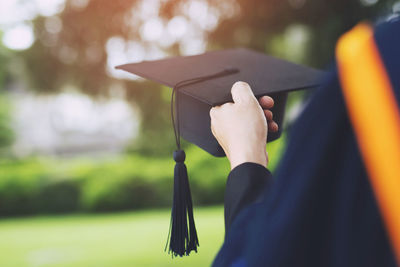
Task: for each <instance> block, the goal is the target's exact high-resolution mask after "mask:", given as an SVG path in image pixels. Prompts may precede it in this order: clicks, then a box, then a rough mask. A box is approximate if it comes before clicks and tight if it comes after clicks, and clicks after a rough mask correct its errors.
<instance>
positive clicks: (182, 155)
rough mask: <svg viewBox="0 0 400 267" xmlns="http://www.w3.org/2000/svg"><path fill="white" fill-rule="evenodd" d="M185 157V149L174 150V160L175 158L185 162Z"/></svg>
mask: <svg viewBox="0 0 400 267" xmlns="http://www.w3.org/2000/svg"><path fill="white" fill-rule="evenodd" d="M185 158H186V154H185V151H183V150H175V151H174V160H175V162H176V163H178V162H181V163H183V162H185Z"/></svg>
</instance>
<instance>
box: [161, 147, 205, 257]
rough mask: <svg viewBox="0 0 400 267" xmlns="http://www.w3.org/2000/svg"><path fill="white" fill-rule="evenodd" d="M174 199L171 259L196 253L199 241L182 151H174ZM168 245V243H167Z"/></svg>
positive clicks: (170, 246) (170, 235) (170, 247)
mask: <svg viewBox="0 0 400 267" xmlns="http://www.w3.org/2000/svg"><path fill="white" fill-rule="evenodd" d="M174 160H175V162H176V164H175V169H174V199H173V205H172V212H171V226H170V233H169V237H170V240H169V251H168V253H170V252H171V253H172V257H174V256H175V257H176V256H181V257H182V256H184V255H186V256H188V255H189V254H190V252H191V251H192V250H194V251H196V252H197V247H198V246H199V240H198V238H197V231H196V226H195V223H194V217H193V203H192V197H191V193H190V186H189V180H188V174H187V169H186V165H185V163H184V161H185V152H184V151H183V150H176V151H174ZM167 245H168V243H167Z"/></svg>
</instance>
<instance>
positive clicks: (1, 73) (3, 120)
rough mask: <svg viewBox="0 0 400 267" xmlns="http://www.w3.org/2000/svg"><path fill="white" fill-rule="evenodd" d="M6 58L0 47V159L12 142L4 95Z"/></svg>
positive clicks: (8, 111) (6, 79)
mask: <svg viewBox="0 0 400 267" xmlns="http://www.w3.org/2000/svg"><path fill="white" fill-rule="evenodd" d="M7 62H8V56H7V54H6V51H5V50H4V48H3V47H2V46H1V45H0V157H1V156H3V155H7V154H8V153H6V152H7V149H8V148H9V146H10V145H11V144H12V142H13V140H14V132H13V131H12V129H11V125H10V123H11V117H10V116H11V106H10V104H9V103H8V101H7V98H6V96H5V93H4V88H5V84H6V83H7V81H8V80H9V77H8V71H7V69H6V68H7Z"/></svg>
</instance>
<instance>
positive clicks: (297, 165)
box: [213, 21, 400, 267]
mask: <svg viewBox="0 0 400 267" xmlns="http://www.w3.org/2000/svg"><path fill="white" fill-rule="evenodd" d="M382 30H383V32H382V35H381V33H380V32H378V33H376V35H375V36H376V37H375V39H376V42H377V43H378V47H379V48H380V50H381V53H382V49H389V51H385V53H383V54H384V62H385V66H386V67H387V68H391V66H396V64H398V62H400V58H399V57H398V56H399V53H398V51H399V50H398V48H399V47H400V39H399V38H398V36H399V35H398V33H399V32H400V31H399V30H400V21H397V22H392V23H387V24H384V25H381V26H379V27H378V28H377V31H382ZM395 36H397V37H395ZM382 42H392V43H391V44H390V45H387V44H384V43H382ZM385 47H386V48H385ZM390 49H392V50H390ZM393 49H394V50H396V51H393ZM393 62H397V63H393ZM388 74H389V75H390V79H391V81H392V85H393V89H394V90H395V93H396V98H397V99H396V100H397V101H398V103H399V95H400V94H399V93H398V92H399V91H400V88H399V86H398V85H399V84H400V83H399V82H400V75H398V74H399V70H398V69H390V70H388ZM371 112H373V107H371ZM375 123H376V128H375V127H373V126H372V125H375ZM371 127H372V129H373V130H379V122H371ZM213 265H214V266H235V267H239V266H269V267H276V266H300V267H303V266H304V267H314V266H315V267H316V266H327V267H330V266H335V267H336V266H340V267H354V266H363V267H365V266H366V267H376V266H382V267H386V266H390V267H392V266H393V267H394V266H396V263H395V257H394V254H393V251H392V248H391V245H390V242H389V239H388V235H387V232H386V229H385V227H384V224H383V221H382V217H381V214H380V211H379V209H378V206H377V203H376V200H375V197H374V194H373V191H372V188H371V185H370V183H369V180H368V176H367V173H366V171H365V166H364V164H363V162H362V160H361V156H360V152H359V149H358V146H357V142H356V139H355V136H354V133H353V130H352V126H351V124H350V121H349V118H348V114H347V110H346V107H345V104H344V99H343V95H342V92H341V89H340V85H339V82H338V76H337V71H336V68H334V70H333V71H332V73H331V74H330V75H328V76H327V77H326V85H325V86H323V87H321V88H319V89H318V90H317V91H316V92H315V94H314V95H313V97H312V99H311V101H310V102H309V104H308V106H307V107H306V109H305V110H304V112H303V113H302V115H301V116H300V118H299V119H298V120H297V122H296V123H295V125H294V126H293V128H292V132H291V134H290V138H289V144H288V148H287V151H286V152H285V155H284V157H283V159H282V162H281V165H280V167H279V168H278V171H277V173H276V177H275V179H274V183H273V184H272V185H271V186H270V188H269V189H268V190H267V191H266V194H265V196H264V200H263V201H262V202H261V203H254V204H250V205H247V207H245V208H243V209H242V210H241V212H239V213H238V214H237V215H236V216H235V219H234V220H233V222H232V223H231V225H230V227H229V232H228V233H227V235H226V238H225V242H224V244H223V246H222V248H221V250H220V252H219V253H218V255H217V257H216V259H215V261H214V264H213Z"/></svg>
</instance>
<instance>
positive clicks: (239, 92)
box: [231, 82, 257, 104]
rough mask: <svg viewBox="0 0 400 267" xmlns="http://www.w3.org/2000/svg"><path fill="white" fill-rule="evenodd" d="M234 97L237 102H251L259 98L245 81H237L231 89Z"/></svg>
mask: <svg viewBox="0 0 400 267" xmlns="http://www.w3.org/2000/svg"><path fill="white" fill-rule="evenodd" d="M231 94H232V99H233V102H235V103H239V104H240V103H250V102H251V101H254V100H257V99H256V98H255V96H254V94H253V91H252V90H251V88H250V86H249V85H248V84H247V83H245V82H236V83H235V84H234V85H233V86H232V89H231Z"/></svg>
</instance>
